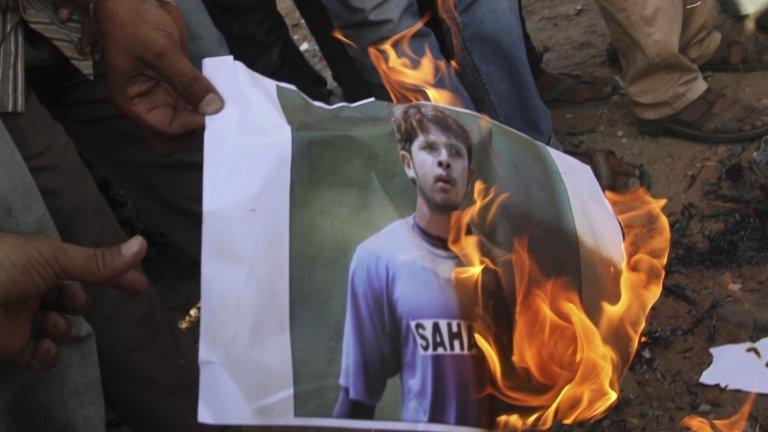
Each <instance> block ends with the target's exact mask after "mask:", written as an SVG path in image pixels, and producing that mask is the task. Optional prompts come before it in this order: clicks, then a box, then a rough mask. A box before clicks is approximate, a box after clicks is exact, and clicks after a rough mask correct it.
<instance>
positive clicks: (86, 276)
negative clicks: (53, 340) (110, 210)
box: [48, 236, 148, 293]
mask: <svg viewBox="0 0 768 432" xmlns="http://www.w3.org/2000/svg"><path fill="white" fill-rule="evenodd" d="M51 252H52V253H53V254H54V255H55V256H54V257H53V259H50V260H48V261H49V262H50V263H51V264H52V266H54V268H53V269H52V270H53V272H54V274H56V275H57V279H58V280H74V281H80V282H91V283H109V282H118V283H117V284H116V285H117V286H116V288H119V289H121V290H122V291H128V292H134V293H142V292H145V291H146V290H147V288H148V282H147V280H146V278H144V276H143V275H141V274H140V273H138V272H136V271H134V270H133V269H134V268H135V267H136V266H137V265H138V264H139V263H140V262H141V259H142V258H143V257H144V254H145V253H146V252H147V242H146V241H145V240H144V239H143V238H142V237H141V236H134V237H133V238H131V239H130V240H128V241H126V242H125V243H122V244H120V245H117V246H111V247H106V248H95V249H94V248H87V247H81V246H75V245H72V244H68V243H56V246H55V247H54V248H52V251H51ZM126 279H127V280H129V281H130V282H131V283H123V282H124V280H126Z"/></svg>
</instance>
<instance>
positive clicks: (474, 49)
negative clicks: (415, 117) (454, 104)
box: [325, 0, 552, 143]
mask: <svg viewBox="0 0 768 432" xmlns="http://www.w3.org/2000/svg"><path fill="white" fill-rule="evenodd" d="M325 3H326V6H327V8H328V11H329V13H330V14H331V17H332V18H333V20H334V22H335V23H336V25H337V26H338V28H339V29H340V30H341V32H342V34H344V36H345V37H347V38H348V39H349V40H351V41H352V42H353V43H354V44H355V45H356V48H351V53H352V55H353V57H354V58H355V60H356V61H358V64H359V65H360V69H361V71H362V72H363V75H364V76H365V78H366V80H367V81H368V83H369V84H370V86H371V89H372V90H373V91H374V94H375V95H376V97H377V98H380V99H388V95H387V91H386V89H385V88H384V87H383V85H382V83H381V78H380V77H379V73H378V71H377V70H376V68H375V67H374V66H373V63H372V62H371V60H370V58H369V57H368V47H370V46H372V45H376V44H380V43H381V42H383V41H385V40H386V39H388V38H391V37H392V36H395V35H397V34H400V33H402V32H404V31H405V30H407V29H409V28H411V27H413V26H415V25H417V23H418V21H419V18H420V16H419V8H418V4H417V2H416V1H415V0H385V1H373V0H371V1H366V2H355V3H354V4H353V3H352V2H347V1H341V0H325ZM456 11H457V14H458V22H459V23H460V25H459V34H460V43H461V44H462V46H461V47H459V49H457V50H454V53H451V54H456V58H457V60H458V63H459V76H458V78H457V76H456V75H455V74H454V72H453V71H452V70H451V68H447V70H446V72H445V73H444V74H442V75H441V77H440V78H439V79H438V81H437V82H436V83H435V87H437V88H441V89H447V90H449V91H450V92H452V93H453V94H454V95H455V96H456V97H457V98H458V99H459V100H460V101H461V103H462V104H463V106H464V107H465V108H468V109H471V110H476V111H478V112H481V113H484V114H487V115H488V116H489V117H491V118H493V119H494V120H498V121H500V122H501V123H504V124H506V125H508V126H511V127H513V128H515V129H517V130H519V131H521V132H523V133H525V134H528V135H529V136H531V137H532V138H534V139H536V140H539V141H541V142H544V143H548V142H549V140H550V136H551V134H552V133H551V126H550V122H549V111H547V109H546V107H545V106H544V104H543V103H542V102H541V98H540V97H539V95H538V91H537V90H536V86H535V84H534V83H533V78H532V76H531V72H530V65H529V64H528V61H527V59H526V57H525V47H524V41H523V34H522V31H521V27H520V19H519V15H520V13H519V10H518V9H517V3H516V2H507V1H498V0H465V1H457V3H456ZM446 39H447V40H452V38H450V37H447V38H446ZM393 48H395V50H396V51H397V53H398V56H403V55H404V54H403V49H402V47H400V46H397V45H396V46H394V47H393ZM408 48H409V49H410V50H411V51H412V52H413V53H414V54H415V56H416V57H421V56H422V55H423V54H424V52H425V49H428V50H429V51H430V52H431V53H432V55H433V56H434V57H435V60H436V61H438V62H440V61H442V62H447V59H446V57H445V56H443V55H442V54H441V53H440V48H439V44H438V42H437V39H436V38H435V35H434V34H433V33H432V31H431V30H429V29H428V28H426V27H421V28H419V29H418V30H417V31H415V32H414V33H413V35H412V37H411V39H410V43H409V44H408Z"/></svg>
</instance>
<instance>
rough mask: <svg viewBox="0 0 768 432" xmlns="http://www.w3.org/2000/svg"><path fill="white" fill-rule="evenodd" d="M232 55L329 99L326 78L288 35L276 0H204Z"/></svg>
mask: <svg viewBox="0 0 768 432" xmlns="http://www.w3.org/2000/svg"><path fill="white" fill-rule="evenodd" d="M205 4H206V7H207V8H208V11H209V13H210V16H211V18H212V19H213V22H214V23H215V24H216V27H218V29H219V30H220V31H221V33H222V34H223V35H224V37H225V38H226V40H227V44H228V45H229V49H230V50H231V51H232V55H233V56H234V57H235V58H236V59H237V60H239V61H241V62H243V63H244V64H245V65H246V66H248V67H249V68H250V69H252V70H254V71H256V72H258V73H260V74H262V75H264V76H267V77H270V78H272V79H274V80H277V81H282V82H286V83H289V84H293V85H295V86H296V87H297V88H298V89H299V90H301V91H302V93H304V94H305V95H307V96H308V97H310V98H311V99H314V100H318V101H323V102H328V100H329V98H330V95H331V93H330V91H329V90H328V89H327V82H326V81H325V78H323V76H322V75H320V73H319V72H318V71H317V70H315V68H314V67H312V65H311V64H310V63H309V61H307V59H306V58H305V57H304V54H303V53H302V52H301V50H299V48H298V47H297V46H296V43H295V42H294V40H293V38H292V37H291V34H290V31H289V30H288V26H286V24H285V20H284V19H283V16H282V15H281V14H280V11H279V10H278V9H277V4H276V0H207V1H206V2H205Z"/></svg>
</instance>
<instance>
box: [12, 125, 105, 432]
mask: <svg viewBox="0 0 768 432" xmlns="http://www.w3.org/2000/svg"><path fill="white" fill-rule="evenodd" d="M27 115H28V114H13V115H12V114H4V115H0V119H2V121H5V120H7V119H8V118H9V117H21V116H27ZM2 121H0V231H3V232H9V233H14V234H25V235H42V236H49V237H54V238H58V233H57V231H56V227H55V226H54V223H53V220H52V219H51V216H50V214H49V213H48V210H47V209H46V206H45V204H44V203H43V199H42V197H41V196H40V193H39V192H38V190H37V187H36V186H35V183H34V181H33V180H32V177H31V175H30V173H29V171H28V170H27V167H26V165H25V164H24V160H23V159H22V158H21V156H20V155H19V153H18V150H17V149H16V145H15V144H14V142H13V141H12V138H11V136H10V135H9V134H8V132H7V131H6V129H5V127H4V125H3V123H2ZM41 126H43V125H41ZM70 322H71V324H72V336H73V338H72V340H70V341H69V342H67V343H64V344H61V345H59V351H60V354H61V361H60V362H59V364H58V365H57V366H56V367H55V368H53V369H50V370H48V371H44V372H41V371H36V370H28V369H20V368H16V367H12V366H7V365H0V430H2V431H6V432H47V431H54V430H56V431H83V432H100V431H103V430H104V429H105V426H106V424H105V418H104V398H103V396H102V388H101V377H100V374H99V363H98V357H97V354H96V339H95V337H94V334H93V330H92V329H91V327H90V326H89V325H88V323H86V322H85V320H84V319H83V318H82V317H70Z"/></svg>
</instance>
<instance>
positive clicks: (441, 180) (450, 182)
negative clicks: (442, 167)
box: [435, 174, 456, 188]
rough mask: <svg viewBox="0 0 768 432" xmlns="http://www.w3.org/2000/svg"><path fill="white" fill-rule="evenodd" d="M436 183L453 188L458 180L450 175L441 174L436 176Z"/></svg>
mask: <svg viewBox="0 0 768 432" xmlns="http://www.w3.org/2000/svg"><path fill="white" fill-rule="evenodd" d="M435 184H437V186H439V187H442V188H452V187H453V186H455V185H456V180H454V178H453V177H451V176H449V175H446V174H440V175H437V176H435Z"/></svg>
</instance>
